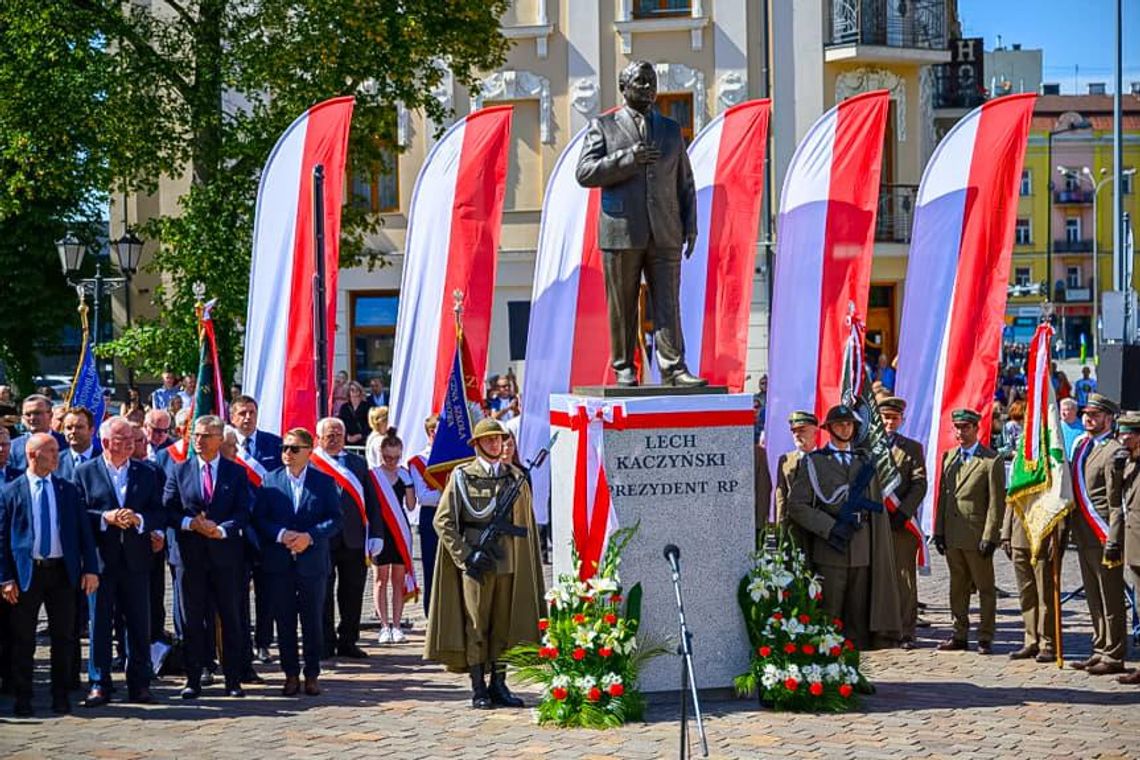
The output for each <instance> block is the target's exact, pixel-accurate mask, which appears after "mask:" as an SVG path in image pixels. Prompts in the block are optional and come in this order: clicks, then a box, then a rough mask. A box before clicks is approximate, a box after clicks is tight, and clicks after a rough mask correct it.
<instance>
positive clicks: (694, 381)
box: [662, 369, 709, 388]
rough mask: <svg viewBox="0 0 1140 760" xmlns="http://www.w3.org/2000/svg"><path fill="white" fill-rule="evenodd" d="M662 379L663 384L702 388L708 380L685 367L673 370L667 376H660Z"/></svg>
mask: <svg viewBox="0 0 1140 760" xmlns="http://www.w3.org/2000/svg"><path fill="white" fill-rule="evenodd" d="M662 381H663V382H664V384H665V385H672V386H673V387H674V388H703V387H704V386H706V385H708V384H709V381H708V380H705V379H704V378H703V377H697V376H696V375H694V374H692V373H691V372H689V370H687V369H683V370H680V371H679V372H674V373H673V374H672V375H670V376H669V377H668V378H662Z"/></svg>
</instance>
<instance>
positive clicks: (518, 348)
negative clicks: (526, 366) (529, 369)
mask: <svg viewBox="0 0 1140 760" xmlns="http://www.w3.org/2000/svg"><path fill="white" fill-rule="evenodd" d="M507 324H508V327H509V333H510V335H509V337H510V343H511V361H513V362H517V361H522V360H523V359H525V358H526V335H527V330H529V329H530V301H507Z"/></svg>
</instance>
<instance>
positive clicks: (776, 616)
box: [772, 610, 784, 620]
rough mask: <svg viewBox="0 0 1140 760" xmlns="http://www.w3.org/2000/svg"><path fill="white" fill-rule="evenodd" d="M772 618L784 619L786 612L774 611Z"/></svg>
mask: <svg viewBox="0 0 1140 760" xmlns="http://www.w3.org/2000/svg"><path fill="white" fill-rule="evenodd" d="M772 619H773V620H783V619H784V613H782V612H780V611H779V610H777V611H776V612H773V613H772Z"/></svg>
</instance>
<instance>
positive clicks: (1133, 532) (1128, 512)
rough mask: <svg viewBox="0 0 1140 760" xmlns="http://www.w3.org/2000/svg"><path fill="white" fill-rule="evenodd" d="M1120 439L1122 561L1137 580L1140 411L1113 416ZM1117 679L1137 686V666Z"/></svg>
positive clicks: (1139, 555) (1139, 677) (1139, 674)
mask: <svg viewBox="0 0 1140 760" xmlns="http://www.w3.org/2000/svg"><path fill="white" fill-rule="evenodd" d="M1116 430H1117V432H1118V433H1119V434H1120V435H1119V438H1120V443H1121V445H1122V446H1124V450H1125V451H1127V452H1128V461H1127V462H1126V463H1125V466H1124V483H1123V487H1124V564H1126V565H1128V567H1129V568H1130V569H1131V570H1132V578H1133V582H1134V583H1138V584H1140V413H1138V412H1129V413H1127V414H1124V415H1121V416H1120V417H1119V418H1118V419H1117V420H1116ZM1116 680H1117V681H1119V682H1120V683H1124V684H1130V685H1133V686H1140V670H1134V671H1132V672H1131V673H1129V674H1128V675H1123V676H1117V678H1116Z"/></svg>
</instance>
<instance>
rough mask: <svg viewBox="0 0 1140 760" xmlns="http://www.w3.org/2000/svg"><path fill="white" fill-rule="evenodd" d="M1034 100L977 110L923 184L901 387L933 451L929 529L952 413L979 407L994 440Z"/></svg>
mask: <svg viewBox="0 0 1140 760" xmlns="http://www.w3.org/2000/svg"><path fill="white" fill-rule="evenodd" d="M1035 101H1036V96H1035V95H1032V94H1026V95H1010V96H1008V97H1004V98H997V99H995V100H991V101H989V102H987V103H985V104H984V105H982V106H981V107H980V108H977V109H975V110H973V111H972V112H970V113H969V114H968V115H967V116H966V117H965V118H963V119H962V120H961V121H959V122H958V123H957V124H955V125H954V127H953V128H952V129H951V130H950V132H948V133H947V134H946V136H945V137H944V138H942V142H940V143H939V144H938V147H937V148H936V149H935V151H934V155H933V156H932V157H931V159H930V163H929V164H927V167H926V171H925V172H924V174H923V177H922V183H921V184H920V185H919V188H918V200H917V204H916V208H915V214H914V232H913V234H912V235H911V244H910V258H909V261H908V263H907V273H906V279H907V283H908V287H907V289H906V297H905V300H904V301H903V311H902V320H901V325H900V335H899V355H898V381H897V386H896V389H895V391H896V393H897V394H898V395H899V396H902V397H903V398H905V399H906V400H907V402H908V406H907V416H906V420H905V422H904V423H903V433H904V434H905V435H908V436H910V437H911V438H914V439H916V440H918V441H920V442H921V443H922V444H923V446H925V447H926V468H927V472H928V473H930V479H931V488H930V490H929V491H928V492H927V494H928V496H927V500H926V502H924V504H923V506H922V527H923V529H924V530H925V531H926V533H927V534H928V535H929V534H930V533H931V532H932V527H933V525H934V509H933V508H932V505H933V503H934V500H933V495H934V494H937V493H938V488H939V480H940V477H941V462H942V454H943V453H944V452H946V451H947V450H949V449H950V448H952V447H953V446H954V445H955V443H954V427H953V424H952V423H951V420H950V413H951V412H952V411H953V410H954V409H960V408H965V409H972V410H974V411H976V412H978V413H979V414H980V415H981V417H982V419H981V423H980V425H979V427H980V436H981V439H982V440H983V441H986V440H989V434H990V425H991V417H990V414H991V410H992V406H993V397H994V384H995V382H996V378H997V369H998V362H999V359H1000V354H1001V340H1002V328H1003V327H1004V326H1005V302H1006V285H1007V283H1008V279H1009V268H1010V260H1011V256H1012V251H1013V228H1014V225H1015V223H1016V218H1017V197H1018V192H1019V188H1020V183H1021V166H1022V160H1023V159H1024V157H1025V145H1026V142H1027V140H1028V138H1029V124H1030V118H1031V116H1032V114H1033V106H1034V103H1035ZM911 285H913V286H911Z"/></svg>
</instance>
